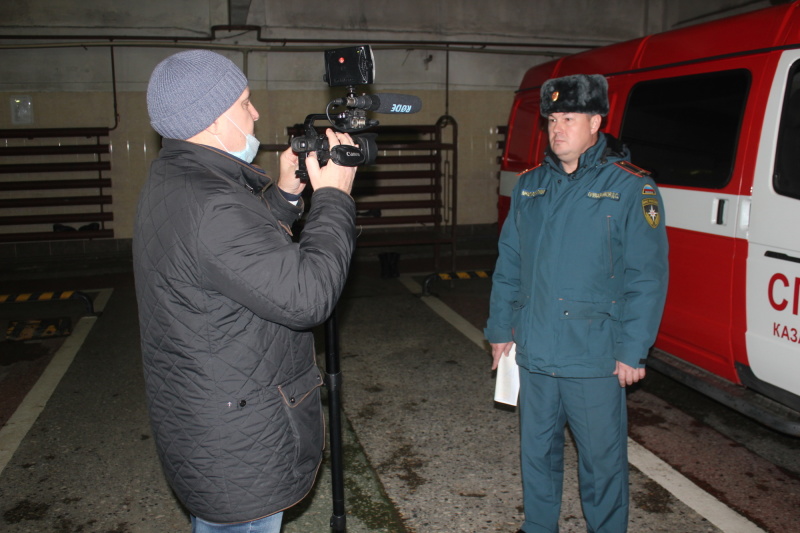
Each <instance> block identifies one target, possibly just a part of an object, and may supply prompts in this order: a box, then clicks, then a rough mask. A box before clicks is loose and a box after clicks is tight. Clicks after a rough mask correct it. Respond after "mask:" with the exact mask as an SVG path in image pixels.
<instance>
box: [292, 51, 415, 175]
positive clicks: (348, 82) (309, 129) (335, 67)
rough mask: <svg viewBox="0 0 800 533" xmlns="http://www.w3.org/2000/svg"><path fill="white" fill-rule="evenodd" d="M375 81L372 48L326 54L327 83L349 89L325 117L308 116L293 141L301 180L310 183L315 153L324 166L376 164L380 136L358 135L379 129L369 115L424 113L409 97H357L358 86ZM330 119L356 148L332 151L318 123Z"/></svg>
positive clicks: (337, 99)
mask: <svg viewBox="0 0 800 533" xmlns="http://www.w3.org/2000/svg"><path fill="white" fill-rule="evenodd" d="M374 78H375V62H374V61H373V59H372V49H371V48H370V47H369V46H368V45H363V46H352V47H349V48H340V49H335V50H326V51H325V76H324V77H323V81H326V82H327V83H328V86H330V87H347V95H346V96H345V97H344V98H336V99H334V100H331V101H330V102H328V105H327V107H326V108H325V113H318V114H312V115H308V116H307V117H306V120H305V122H304V123H303V136H302V137H294V138H293V139H292V141H291V142H292V150H293V151H294V152H295V153H296V154H297V155H298V157H299V159H300V161H299V166H298V170H297V172H296V174H297V177H298V178H300V180H301V181H308V172H307V170H306V164H305V163H306V156H307V155H308V154H309V153H311V152H315V153H316V155H317V160H318V161H319V164H320V166H323V165H325V164H327V163H328V161H329V160H332V161H333V162H334V163H336V164H337V165H341V166H346V167H356V166H359V165H370V164H373V163H374V162H375V158H376V157H377V152H378V147H377V144H376V142H375V139H376V137H377V134H375V133H362V134H358V135H356V134H355V132H359V131H363V130H366V129H368V128H372V127H373V126H377V125H378V121H377V120H374V119H368V118H367V111H374V112H375V113H401V114H408V113H416V112H417V111H419V110H420V109H422V101H421V100H420V99H419V98H418V97H416V96H411V95H407V94H391V93H386V94H375V95H369V94H362V95H361V96H357V95H356V92H355V86H356V85H369V84H372V83H373V81H374ZM322 119H327V120H328V122H329V123H330V125H331V126H332V127H333V128H334V129H336V130H338V131H341V132H345V133H351V134H353V135H352V138H353V142H355V144H356V146H348V145H338V146H334V147H333V149H331V148H330V146H329V143H328V138H327V137H326V136H325V135H322V134H319V133H317V130H316V128H315V127H314V122H316V121H317V120H322Z"/></svg>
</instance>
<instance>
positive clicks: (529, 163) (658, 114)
mask: <svg viewBox="0 0 800 533" xmlns="http://www.w3.org/2000/svg"><path fill="white" fill-rule="evenodd" d="M579 73H583V74H596V73H597V74H603V75H605V76H606V79H607V80H608V86H609V109H610V111H609V115H608V117H607V118H606V119H604V121H603V125H602V127H601V129H602V130H603V131H605V132H607V133H610V134H611V135H614V136H616V137H618V138H620V139H622V140H623V141H624V142H626V144H628V146H629V148H630V149H631V153H632V162H633V163H634V164H637V165H639V166H642V167H644V168H648V170H653V171H654V174H653V177H654V178H655V180H656V182H657V183H658V184H659V188H660V190H661V194H662V196H663V201H664V213H665V218H664V220H665V223H666V225H667V232H668V238H669V242H670V286H669V292H668V296H667V302H666V306H665V312H664V318H663V320H662V324H661V329H660V332H659V335H658V339H657V341H656V347H657V348H658V349H660V350H662V351H663V352H666V353H668V354H671V355H672V356H675V357H678V358H679V359H682V360H684V361H686V362H688V363H690V364H692V365H694V366H696V367H699V368H701V369H703V370H704V371H707V372H709V373H712V374H714V375H716V376H718V377H720V378H723V379H724V380H726V381H728V382H730V383H733V384H738V385H741V384H742V379H741V376H740V373H741V372H745V373H746V374H747V386H748V387H751V386H752V384H753V381H752V379H753V378H752V376H753V375H754V376H755V379H756V380H760V382H762V383H763V384H766V386H765V387H762V388H757V387H756V388H757V390H761V391H764V390H765V391H768V392H766V393H765V394H767V395H769V396H771V397H772V399H773V400H775V401H778V402H781V403H782V404H783V405H787V406H792V407H793V408H794V409H798V407H796V406H797V405H800V2H793V3H791V4H782V5H779V6H775V7H769V8H766V9H762V10H758V11H753V12H750V13H747V14H744V15H738V16H735V17H730V18H726V19H720V20H717V21H714V22H710V23H705V24H698V25H696V26H691V27H687V28H683V29H679V30H673V31H670V32H665V33H662V34H656V35H652V36H648V37H643V38H640V39H635V40H632V41H628V42H624V43H618V44H614V45H610V46H606V47H602V48H597V49H594V50H590V51H587V52H583V53H580V54H575V55H573V56H567V57H564V58H561V59H559V60H556V61H551V62H549V63H544V64H541V65H537V66H535V67H533V68H531V69H530V70H529V71H528V72H527V73H526V74H525V76H524V77H523V79H522V81H521V83H520V88H519V90H518V91H517V94H516V97H515V101H514V104H513V106H512V110H511V115H510V117H509V123H508V130H507V137H506V145H505V151H504V155H503V162H502V166H501V187H500V191H501V193H500V199H499V201H498V222H499V224H500V225H502V223H503V221H504V219H505V216H506V214H507V213H508V209H509V205H510V198H508V197H507V196H506V195H510V191H511V188H513V185H514V183H515V181H516V177H517V174H518V173H521V172H522V171H524V170H526V169H529V168H532V167H535V166H536V165H538V164H539V163H540V162H541V160H542V159H543V155H544V152H545V150H546V148H547V135H546V128H545V123H544V121H543V119H542V118H541V117H540V116H539V89H540V86H541V85H542V83H544V81H546V80H547V79H550V78H553V77H561V76H566V75H571V74H579ZM795 93H796V94H797V98H796V99H792V102H793V106H796V112H794V113H793V114H792V113H789V109H790V105H789V102H790V96H791V95H792V94H795ZM795 100H796V104H795V103H794V101H795ZM784 108H786V110H784ZM792 109H794V107H792ZM795 116H796V127H795V129H796V130H797V135H796V141H795V140H791V141H790V140H781V139H789V138H790V136H789V133H786V132H788V131H790V128H789V126H787V125H786V124H789V123H790V122H791V121H792V120H794V118H793V117H795ZM781 117H784V119H782V118H781ZM786 117H789V118H786ZM782 120H783V123H784V126H781V124H782ZM792 124H793V123H792ZM654 125H656V126H654ZM781 132H783V133H781ZM792 139H794V138H793V137H792ZM790 142H791V143H796V145H795V144H791V148H788V149H783V150H782V151H781V150H780V143H784V145H785V146H790V144H789V143H790ZM637 153H638V154H639V157H640V158H641V159H642V160H637ZM776 153H777V154H778V155H776ZM779 158H780V160H781V166H780V171H779V170H777V166H776V165H777V163H776V161H777V159H779ZM795 160H797V162H798V164H797V172H796V173H795V174H792V172H791V170H790V168H791V167H793V165H794V163H793V162H794V161H795ZM645 161H653V162H655V164H654V165H653V166H652V167H648V165H647V164H646V163H645ZM793 176H796V177H793ZM793 180H794V181H793ZM776 184H780V187H782V188H783V189H782V190H776V187H778V185H776ZM780 187H779V188H780ZM757 384H758V383H756V385H757ZM776 390H777V391H778V392H779V394H771V393H770V392H769V391H773V392H774V391H776ZM787 398H788V399H789V401H787Z"/></svg>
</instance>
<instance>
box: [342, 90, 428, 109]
mask: <svg viewBox="0 0 800 533" xmlns="http://www.w3.org/2000/svg"><path fill="white" fill-rule="evenodd" d="M331 104H333V105H337V106H341V105H345V106H347V107H351V108H355V109H364V110H366V111H374V112H376V113H399V114H409V113H416V112H417V111H419V110H420V109H422V100H420V99H419V97H417V96H412V95H410V94H396V93H384V94H364V95H361V96H347V97H345V98H337V99H336V100H333V101H332V102H331Z"/></svg>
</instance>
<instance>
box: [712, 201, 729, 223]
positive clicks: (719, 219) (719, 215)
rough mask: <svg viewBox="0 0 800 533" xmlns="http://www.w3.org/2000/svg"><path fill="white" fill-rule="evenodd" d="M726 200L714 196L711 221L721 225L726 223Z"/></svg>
mask: <svg viewBox="0 0 800 533" xmlns="http://www.w3.org/2000/svg"><path fill="white" fill-rule="evenodd" d="M725 202H726V200H725V199H723V198H714V209H713V210H714V213H713V217H712V220H711V221H712V222H713V223H714V224H717V225H719V226H723V225H724V224H725Z"/></svg>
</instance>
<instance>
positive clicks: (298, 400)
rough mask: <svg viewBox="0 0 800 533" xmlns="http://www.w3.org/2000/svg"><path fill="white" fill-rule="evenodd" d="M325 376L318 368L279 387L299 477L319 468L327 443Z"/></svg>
mask: <svg viewBox="0 0 800 533" xmlns="http://www.w3.org/2000/svg"><path fill="white" fill-rule="evenodd" d="M321 386H322V376H321V374H320V372H319V369H318V368H317V367H316V365H312V366H311V367H310V368H309V369H308V370H307V371H305V372H304V373H303V374H301V375H300V376H298V377H297V378H295V379H294V380H292V381H289V382H287V383H284V384H282V385H279V386H278V391H279V392H280V394H281V398H282V400H283V401H282V404H283V410H284V413H285V414H286V417H287V419H288V420H289V426H290V428H291V433H292V437H293V439H294V447H295V454H294V465H295V466H294V468H293V472H294V474H295V475H296V476H297V477H304V476H305V475H307V474H308V473H310V472H313V471H314V470H316V469H317V467H318V466H319V462H320V460H321V459H322V449H323V445H324V440H325V430H324V429H325V428H324V422H323V418H322V404H321V403H320V387H321Z"/></svg>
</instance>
